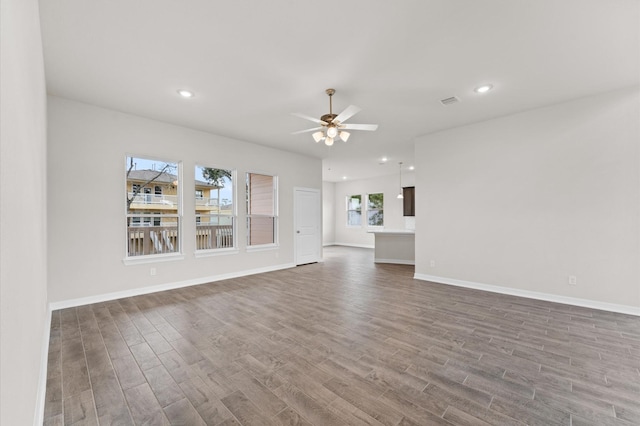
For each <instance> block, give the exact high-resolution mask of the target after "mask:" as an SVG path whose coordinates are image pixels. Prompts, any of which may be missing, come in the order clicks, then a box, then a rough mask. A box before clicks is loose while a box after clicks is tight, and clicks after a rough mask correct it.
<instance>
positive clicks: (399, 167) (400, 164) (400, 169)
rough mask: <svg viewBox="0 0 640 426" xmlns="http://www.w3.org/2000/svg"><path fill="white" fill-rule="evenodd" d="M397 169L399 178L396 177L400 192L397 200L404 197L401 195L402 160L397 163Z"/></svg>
mask: <svg viewBox="0 0 640 426" xmlns="http://www.w3.org/2000/svg"><path fill="white" fill-rule="evenodd" d="M398 169H399V171H400V174H399V179H398V182H399V183H400V192H398V200H401V199H403V198H404V195H402V161H401V162H399V163H398Z"/></svg>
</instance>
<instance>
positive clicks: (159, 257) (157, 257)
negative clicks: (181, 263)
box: [122, 153, 185, 266]
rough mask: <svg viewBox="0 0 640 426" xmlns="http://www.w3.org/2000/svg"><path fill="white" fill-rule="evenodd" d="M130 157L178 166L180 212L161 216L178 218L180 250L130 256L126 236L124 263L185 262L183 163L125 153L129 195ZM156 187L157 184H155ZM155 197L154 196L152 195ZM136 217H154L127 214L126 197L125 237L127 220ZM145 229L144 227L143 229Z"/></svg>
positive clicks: (178, 206)
mask: <svg viewBox="0 0 640 426" xmlns="http://www.w3.org/2000/svg"><path fill="white" fill-rule="evenodd" d="M130 157H133V158H142V159H145V160H151V161H159V162H164V163H173V164H175V165H176V167H177V170H176V175H177V176H178V186H177V188H176V207H177V210H178V212H177V213H172V214H166V215H162V214H161V215H160V217H163V216H164V217H176V218H177V219H178V224H177V226H176V229H177V231H178V238H177V239H176V243H177V244H178V250H177V251H176V252H174V253H158V254H148V255H142V256H129V244H128V241H127V238H128V236H126V237H125V238H124V258H123V259H122V263H124V264H125V265H127V266H128V265H138V264H141V263H154V262H167V261H175V260H183V259H184V258H185V255H184V241H183V239H184V237H183V228H184V226H183V223H184V217H183V216H184V215H183V211H184V210H183V207H184V206H183V200H182V186H183V182H184V179H183V167H182V161H181V160H180V161H173V160H167V159H166V158H158V157H154V156H149V155H138V154H131V153H125V155H124V174H123V175H124V193H125V194H127V170H128V169H129V163H128V161H127V160H128V159H129V158H130ZM154 185H155V184H154ZM152 195H153V194H152ZM135 216H153V215H144V214H142V215H140V214H137V213H127V202H126V197H125V201H124V219H125V232H124V233H123V234H124V235H127V233H128V230H127V229H126V220H127V218H129V217H135ZM141 228H144V227H141Z"/></svg>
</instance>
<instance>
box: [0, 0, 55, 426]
mask: <svg viewBox="0 0 640 426" xmlns="http://www.w3.org/2000/svg"><path fill="white" fill-rule="evenodd" d="M0 5H1V6H0V92H1V93H2V96H1V97H0V121H1V122H2V126H0V141H1V143H0V234H1V235H2V238H0V330H1V331H0V377H2V380H1V381H0V383H1V385H0V401H1V402H0V424H2V425H29V424H38V421H39V422H40V424H42V417H41V416H40V414H41V411H40V409H41V408H42V407H41V406H39V405H38V404H39V403H41V402H42V400H43V399H42V398H43V396H44V394H43V393H41V392H40V393H39V391H40V390H44V380H43V379H44V378H45V377H46V370H45V368H46V364H45V363H46V355H47V346H46V341H47V340H46V338H45V336H46V335H47V334H48V329H47V325H48V323H49V320H48V315H47V314H48V312H47V280H46V278H47V276H46V267H47V243H46V236H47V227H46V225H47V223H46V217H47V200H46V180H45V177H46V170H47V164H46V125H47V124H46V98H45V96H46V95H45V82H44V65H43V59H42V42H41V38H40V21H39V11H38V2H37V0H2V3H0ZM43 367H44V368H43Z"/></svg>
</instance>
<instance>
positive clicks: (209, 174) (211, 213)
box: [195, 166, 236, 250]
mask: <svg viewBox="0 0 640 426" xmlns="http://www.w3.org/2000/svg"><path fill="white" fill-rule="evenodd" d="M234 181H235V171H233V170H229V169H220V168H215V167H204V166H196V167H195V199H196V203H195V204H196V205H195V213H196V250H214V249H224V248H232V247H235V229H236V219H235V206H234V202H233V200H234V191H233V183H234Z"/></svg>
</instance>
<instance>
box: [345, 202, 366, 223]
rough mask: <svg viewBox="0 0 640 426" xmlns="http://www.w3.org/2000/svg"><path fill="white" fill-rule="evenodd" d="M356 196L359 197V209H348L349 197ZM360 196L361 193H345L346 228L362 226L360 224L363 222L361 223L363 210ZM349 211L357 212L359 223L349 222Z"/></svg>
mask: <svg viewBox="0 0 640 426" xmlns="http://www.w3.org/2000/svg"><path fill="white" fill-rule="evenodd" d="M356 197H359V199H360V209H359V210H358V209H350V208H349V202H350V201H351V199H353V198H356ZM362 198H363V197H362V194H352V195H347V196H346V197H345V210H346V212H347V220H346V224H345V226H346V227H347V228H362V226H363V224H362V210H363V203H362ZM349 212H357V213H358V214H359V215H360V223H359V224H357V225H354V224H351V223H350V222H349V218H350V215H349Z"/></svg>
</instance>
